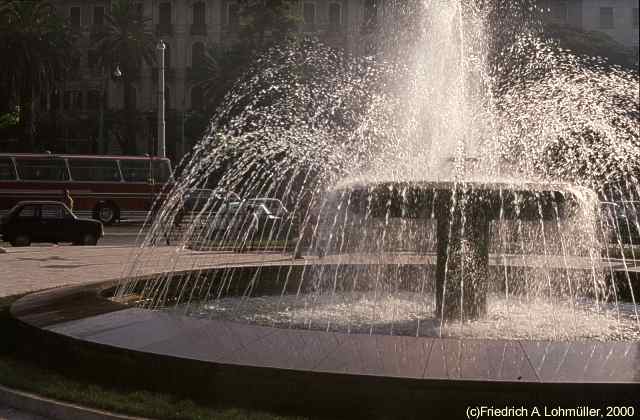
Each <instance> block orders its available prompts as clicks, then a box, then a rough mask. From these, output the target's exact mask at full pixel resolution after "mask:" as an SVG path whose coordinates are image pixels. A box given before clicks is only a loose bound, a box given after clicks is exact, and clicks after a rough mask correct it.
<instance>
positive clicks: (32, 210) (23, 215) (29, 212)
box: [18, 206, 36, 219]
mask: <svg viewBox="0 0 640 420" xmlns="http://www.w3.org/2000/svg"><path fill="white" fill-rule="evenodd" d="M32 217H36V206H24V207H23V208H22V209H20V211H19V212H18V219H30V218H32Z"/></svg>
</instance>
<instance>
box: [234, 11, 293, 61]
mask: <svg viewBox="0 0 640 420" xmlns="http://www.w3.org/2000/svg"><path fill="white" fill-rule="evenodd" d="M298 5H299V2H298V1H297V0H241V1H240V2H239V15H240V43H241V44H243V46H244V48H245V49H248V50H251V51H252V52H254V53H255V52H261V51H264V50H266V49H267V48H268V47H270V46H271V45H273V44H275V43H278V42H281V41H282V40H284V39H286V38H287V37H289V35H290V34H291V33H293V32H294V31H295V30H296V29H297V27H298V24H299V21H300V17H299V15H298Z"/></svg>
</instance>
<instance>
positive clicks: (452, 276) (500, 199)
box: [343, 182, 578, 321]
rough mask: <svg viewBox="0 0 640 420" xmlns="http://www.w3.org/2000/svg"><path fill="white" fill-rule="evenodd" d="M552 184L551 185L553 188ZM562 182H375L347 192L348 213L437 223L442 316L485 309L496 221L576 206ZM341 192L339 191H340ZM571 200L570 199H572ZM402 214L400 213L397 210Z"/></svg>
mask: <svg viewBox="0 0 640 420" xmlns="http://www.w3.org/2000/svg"><path fill="white" fill-rule="evenodd" d="M554 187H555V189H553V188H554ZM560 187H561V186H559V185H556V186H553V185H550V184H533V183H529V184H525V183H521V184H519V185H510V184H507V183H503V184H500V183H495V182H494V183H465V182H462V183H454V182H448V183H447V182H413V183H389V182H378V183H375V184H372V185H368V186H367V185H365V186H353V187H351V190H350V191H348V192H346V194H350V195H351V197H350V199H349V201H350V206H351V207H352V212H353V213H354V214H356V215H358V214H359V215H364V214H367V215H368V217H384V218H388V217H405V216H406V215H407V214H406V213H412V214H413V215H416V216H417V217H422V218H425V219H431V218H433V217H434V216H435V219H436V220H437V222H436V232H437V233H436V238H437V239H436V252H437V268H436V291H435V294H436V314H437V315H438V316H439V317H440V318H441V319H443V320H452V319H457V320H461V321H464V320H468V319H477V318H479V317H482V316H484V315H486V313H487V292H488V281H489V280H488V277H489V243H490V241H491V228H490V225H491V222H492V221H495V220H501V221H504V220H513V219H518V220H520V221H524V222H526V221H540V222H544V221H554V222H555V221H558V220H560V219H563V218H565V214H566V213H568V212H569V209H568V208H567V207H569V206H573V207H574V208H575V207H576V206H577V205H578V203H577V202H576V200H575V198H573V197H572V196H571V193H570V192H569V191H567V187H566V186H565V189H564V190H561V189H560ZM343 194H344V192H343ZM571 201H573V203H572V202H571ZM403 212H404V213H405V214H402V213H403Z"/></svg>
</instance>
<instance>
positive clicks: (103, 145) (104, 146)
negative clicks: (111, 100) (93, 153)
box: [98, 65, 122, 155]
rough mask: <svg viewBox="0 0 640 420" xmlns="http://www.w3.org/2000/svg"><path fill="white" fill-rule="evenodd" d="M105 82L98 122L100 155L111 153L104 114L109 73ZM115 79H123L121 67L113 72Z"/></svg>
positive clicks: (105, 76)
mask: <svg viewBox="0 0 640 420" xmlns="http://www.w3.org/2000/svg"><path fill="white" fill-rule="evenodd" d="M103 74H104V80H103V84H102V91H101V92H100V118H99V120H98V154H105V155H106V154H107V153H108V152H109V145H108V143H107V141H106V136H105V133H104V131H105V130H104V114H105V111H106V110H105V108H106V107H107V91H108V90H109V73H103ZM112 76H113V78H114V79H115V80H118V79H120V78H121V77H122V71H120V65H116V68H115V70H114V71H113V75H112Z"/></svg>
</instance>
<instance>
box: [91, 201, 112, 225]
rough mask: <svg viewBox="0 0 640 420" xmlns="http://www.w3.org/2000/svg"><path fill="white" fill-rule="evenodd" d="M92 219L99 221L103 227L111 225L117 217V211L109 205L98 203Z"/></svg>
mask: <svg viewBox="0 0 640 420" xmlns="http://www.w3.org/2000/svg"><path fill="white" fill-rule="evenodd" d="M93 215H94V218H95V219H97V220H99V221H101V222H102V224H103V225H111V224H113V223H114V222H115V221H116V218H117V217H118V209H116V207H115V206H114V205H113V204H110V203H100V204H98V205H97V206H96V208H95V210H94V212H93Z"/></svg>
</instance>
